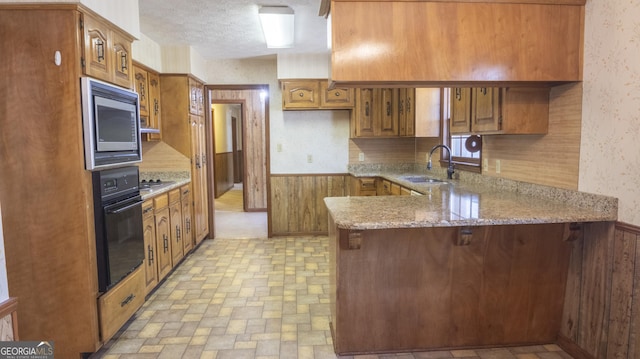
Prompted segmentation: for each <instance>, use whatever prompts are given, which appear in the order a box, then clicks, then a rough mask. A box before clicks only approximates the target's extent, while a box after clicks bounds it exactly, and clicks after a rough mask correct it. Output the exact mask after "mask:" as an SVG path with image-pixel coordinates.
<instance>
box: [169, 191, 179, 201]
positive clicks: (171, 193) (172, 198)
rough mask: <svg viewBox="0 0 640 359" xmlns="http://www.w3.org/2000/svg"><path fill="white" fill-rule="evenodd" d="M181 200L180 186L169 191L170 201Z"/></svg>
mask: <svg viewBox="0 0 640 359" xmlns="http://www.w3.org/2000/svg"><path fill="white" fill-rule="evenodd" d="M176 202H180V188H176V189H172V190H171V191H169V203H176Z"/></svg>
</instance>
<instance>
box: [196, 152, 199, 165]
mask: <svg viewBox="0 0 640 359" xmlns="http://www.w3.org/2000/svg"><path fill="white" fill-rule="evenodd" d="M196 168H200V155H199V154H196Z"/></svg>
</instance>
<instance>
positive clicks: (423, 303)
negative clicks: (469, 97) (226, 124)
mask: <svg viewBox="0 0 640 359" xmlns="http://www.w3.org/2000/svg"><path fill="white" fill-rule="evenodd" d="M421 175H424V174H421ZM377 176H378V177H383V178H384V179H386V180H390V181H393V182H396V183H398V184H401V185H402V186H405V187H409V188H411V189H412V190H414V191H416V192H420V193H423V194H424V195H422V196H377V197H333V198H326V199H325V203H326V205H327V208H328V210H329V213H330V219H329V232H330V233H329V237H330V238H329V240H330V250H329V255H330V301H331V329H332V335H333V342H334V348H335V351H336V353H338V354H349V353H371V352H398V351H411V350H425V349H427V350H429V349H443V348H464V347H487V346H506V345H523V344H536V343H553V342H555V341H556V340H557V337H558V334H559V332H560V326H561V321H562V311H563V303H564V294H565V284H566V279H567V271H568V266H569V261H570V257H571V248H572V244H571V243H572V241H573V240H575V239H576V238H578V237H579V235H580V231H581V226H582V225H583V223H588V222H601V221H615V220H616V218H617V200H616V199H614V198H610V197H604V196H596V195H591V194H587V193H581V192H576V191H569V190H562V189H557V188H551V187H545V186H537V185H531V184H527V183H522V182H515V181H508V180H503V179H487V178H486V177H485V178H482V177H483V176H469V178H471V179H470V180H465V181H460V180H444V181H445V182H417V183H416V182H415V181H416V177H415V175H412V176H407V174H402V175H399V174H377ZM447 181H448V182H447Z"/></svg>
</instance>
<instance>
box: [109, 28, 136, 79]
mask: <svg viewBox="0 0 640 359" xmlns="http://www.w3.org/2000/svg"><path fill="white" fill-rule="evenodd" d="M110 35H111V54H112V55H113V56H114V58H113V61H112V62H111V64H112V66H113V82H114V83H115V84H117V85H120V86H122V87H125V88H131V87H132V84H131V41H129V39H127V38H125V37H123V36H122V35H120V34H119V33H117V32H115V31H112V32H111V33H110Z"/></svg>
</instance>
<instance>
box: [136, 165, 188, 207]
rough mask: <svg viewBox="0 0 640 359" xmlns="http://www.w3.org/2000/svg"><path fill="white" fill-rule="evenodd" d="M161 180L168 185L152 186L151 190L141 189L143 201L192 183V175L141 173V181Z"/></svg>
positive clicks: (180, 173) (185, 173) (184, 172)
mask: <svg viewBox="0 0 640 359" xmlns="http://www.w3.org/2000/svg"><path fill="white" fill-rule="evenodd" d="M157 179H160V180H162V182H164V183H166V184H163V185H159V186H152V187H150V188H141V189H140V196H141V197H142V200H143V201H146V200H147V199H149V198H153V197H155V196H158V195H161V194H163V193H166V192H169V191H171V190H172V189H175V188H180V187H182V186H184V185H185V184H188V183H189V182H191V175H190V173H189V172H186V171H183V172H142V171H141V172H140V180H141V181H142V180H147V181H148V180H157Z"/></svg>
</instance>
